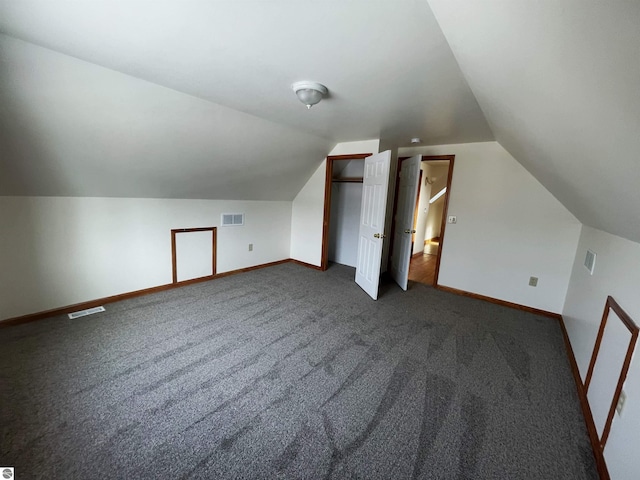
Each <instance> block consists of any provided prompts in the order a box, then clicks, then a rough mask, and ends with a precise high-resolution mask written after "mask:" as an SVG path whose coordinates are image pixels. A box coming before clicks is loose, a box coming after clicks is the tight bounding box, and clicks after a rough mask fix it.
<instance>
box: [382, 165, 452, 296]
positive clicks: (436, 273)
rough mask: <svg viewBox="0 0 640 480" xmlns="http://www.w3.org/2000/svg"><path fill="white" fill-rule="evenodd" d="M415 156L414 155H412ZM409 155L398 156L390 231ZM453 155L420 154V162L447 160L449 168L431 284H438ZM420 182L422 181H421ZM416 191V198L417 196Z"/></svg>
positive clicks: (394, 222) (391, 253)
mask: <svg viewBox="0 0 640 480" xmlns="http://www.w3.org/2000/svg"><path fill="white" fill-rule="evenodd" d="M414 156H415V155H414ZM409 158H411V157H400V158H398V168H397V169H396V183H395V191H394V196H393V213H392V216H391V218H392V220H391V231H392V232H395V228H396V213H397V209H398V187H399V185H400V171H401V170H402V162H403V161H404V160H407V159H409ZM455 158H456V156H455V155H422V159H421V161H422V162H429V161H436V160H448V161H449V170H448V172H447V191H446V193H445V194H444V206H443V208H442V222H441V223H440V245H439V247H438V255H437V256H436V270H435V274H434V276H433V286H434V287H436V286H438V285H439V284H438V276H439V275H440V260H441V258H442V246H443V245H444V238H445V230H446V228H447V217H448V212H449V195H450V194H451V180H452V179H453V164H454V163H455ZM421 183H422V182H421ZM419 195H420V194H419V193H418V198H419ZM393 247H394V245H393V236H392V237H391V243H390V245H389V252H390V254H389V259H388V261H387V270H389V268H391V255H393Z"/></svg>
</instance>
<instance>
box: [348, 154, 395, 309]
mask: <svg viewBox="0 0 640 480" xmlns="http://www.w3.org/2000/svg"><path fill="white" fill-rule="evenodd" d="M390 166H391V152H390V151H386V152H382V153H377V154H375V155H371V156H370V157H367V158H365V159H364V178H363V182H362V206H361V210H360V229H359V233H358V262H357V264H356V283H357V284H358V285H360V287H361V288H362V289H363V290H364V291H365V292H367V293H368V294H369V296H370V297H371V298H373V299H374V300H377V299H378V286H379V284H380V267H381V266H382V243H383V241H384V237H385V233H384V222H385V216H386V210H387V193H388V191H389V168H390Z"/></svg>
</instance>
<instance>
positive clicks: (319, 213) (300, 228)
mask: <svg viewBox="0 0 640 480" xmlns="http://www.w3.org/2000/svg"><path fill="white" fill-rule="evenodd" d="M326 170H327V162H326V160H324V161H323V162H322V163H321V164H320V166H319V167H318V168H317V169H316V171H315V172H314V174H313V175H311V178H309V180H308V181H307V183H306V184H305V186H304V187H302V190H300V192H298V195H296V198H295V199H294V200H293V208H292V210H291V258H293V259H295V260H300V261H301V262H305V263H310V264H311V265H316V266H318V267H319V266H320V262H321V260H322V226H323V218H324V184H325V181H326Z"/></svg>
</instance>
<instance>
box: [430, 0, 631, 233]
mask: <svg viewBox="0 0 640 480" xmlns="http://www.w3.org/2000/svg"><path fill="white" fill-rule="evenodd" d="M428 1H429V4H430V6H431V8H432V10H433V12H434V13H435V16H436V18H437V20H438V22H439V24H440V27H441V28H442V31H443V32H444V34H445V36H446V38H447V40H448V42H449V44H450V46H451V48H452V50H453V52H454V55H455V56H456V59H457V61H458V64H459V65H460V68H461V70H462V72H463V74H464V75H465V77H466V79H467V81H468V83H469V85H470V87H471V89H472V91H473V93H474V94H475V96H476V98H477V99H478V102H479V104H480V106H481V108H482V110H483V112H484V114H485V116H486V118H487V120H488V121H489V124H490V126H491V129H492V131H493V132H494V134H495V136H496V139H497V140H498V141H499V142H500V143H501V144H502V145H503V146H504V147H505V148H506V149H507V150H508V151H509V152H510V153H511V154H512V155H513V156H514V157H515V158H516V159H518V161H519V162H520V163H522V164H523V165H524V167H525V168H527V170H529V172H531V173H532V174H533V175H534V176H535V177H536V178H537V179H538V180H539V181H540V182H541V183H542V184H543V185H544V186H545V187H546V188H547V189H548V190H549V191H550V192H551V193H552V194H553V195H555V196H556V198H558V199H559V200H560V201H561V202H562V203H563V204H564V205H565V206H566V207H567V208H568V209H569V210H570V211H571V212H572V213H573V214H574V215H575V216H576V217H577V218H578V219H579V220H580V221H581V222H583V223H585V224H587V225H590V226H592V227H595V228H599V229H601V230H605V231H607V232H610V233H612V234H615V235H618V236H621V237H624V238H627V239H630V240H633V241H636V242H640V2H638V1H623V0H621V1H609V2H605V1H594V0H573V1H572V0H553V1H552V0H543V1H535V0H504V1H497V0H486V1H477V0H428Z"/></svg>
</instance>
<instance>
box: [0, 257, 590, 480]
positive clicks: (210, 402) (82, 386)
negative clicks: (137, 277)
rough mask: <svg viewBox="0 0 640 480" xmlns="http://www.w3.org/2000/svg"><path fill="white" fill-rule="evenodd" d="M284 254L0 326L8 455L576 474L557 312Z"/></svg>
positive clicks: (131, 462) (106, 474) (375, 473)
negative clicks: (95, 307)
mask: <svg viewBox="0 0 640 480" xmlns="http://www.w3.org/2000/svg"><path fill="white" fill-rule="evenodd" d="M353 276H354V270H353V269H351V268H348V267H342V266H338V265H333V266H332V267H331V268H330V269H329V270H328V271H327V272H325V273H321V272H317V271H314V270H310V269H306V268H304V267H301V266H298V265H294V264H284V265H279V266H276V267H270V268H266V269H262V270H256V271H253V272H249V273H244V274H240V275H236V276H231V277H227V278H223V279H219V280H214V281H212V282H207V283H202V284H197V285H192V286H189V287H185V288H181V289H177V290H172V291H168V292H164V293H159V294H154V295H149V296H146V297H140V298H137V299H133V300H127V301H123V302H119V303H117V304H111V305H107V306H106V308H107V312H106V313H101V314H97V315H93V316H90V317H84V318H80V319H76V320H68V319H66V317H56V318H52V319H48V320H43V321H39V322H35V323H30V324H25V325H21V326H15V327H8V328H3V329H1V330H0V336H1V342H0V375H1V381H2V388H1V393H0V395H1V397H0V400H1V401H2V410H1V418H0V421H1V426H0V429H1V437H0V440H1V442H2V444H1V450H0V464H1V465H8V466H15V467H16V477H17V478H19V479H21V480H22V479H31V478H65V479H83V480H84V479H104V478H121V479H125V478H126V479H163V478H184V479H199V478H201V479H205V478H206V479H212V478H247V479H253V478H255V479H267V478H304V479H337V478H367V479H375V478H379V479H404V478H406V479H419V478H429V479H436V478H437V479H484V478H491V479H584V478H589V479H591V478H597V474H596V471H595V468H594V460H593V455H592V453H591V447H590V444H589V440H588V436H587V432H586V428H585V426H584V421H583V419H582V414H581V411H580V406H579V402H578V398H577V394H576V391H575V385H574V383H573V379H572V376H571V372H570V368H569V363H568V361H567V357H566V353H565V350H564V345H563V340H562V336H561V331H560V327H559V325H558V323H557V322H556V321H555V320H552V319H548V318H544V317H539V316H536V315H533V314H529V313H525V312H519V311H516V310H512V309H508V308H504V307H500V306H496V305H492V304H489V303H485V302H482V301H478V300H474V299H470V298H465V297H460V296H456V295H453V294H449V293H445V292H440V291H437V290H434V289H432V288H429V287H426V286H423V285H419V284H412V285H411V287H410V290H409V291H408V292H406V293H403V292H401V291H400V289H399V288H398V287H396V286H393V285H391V284H384V285H383V287H382V295H381V298H380V299H379V300H378V301H377V302H374V301H372V300H370V299H369V298H368V297H367V296H366V295H365V294H364V293H363V292H362V291H361V290H360V289H359V287H358V286H357V285H356V284H355V283H354V282H353Z"/></svg>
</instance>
